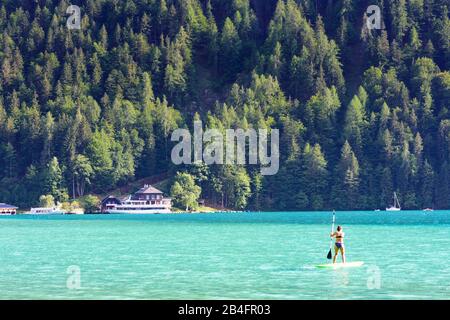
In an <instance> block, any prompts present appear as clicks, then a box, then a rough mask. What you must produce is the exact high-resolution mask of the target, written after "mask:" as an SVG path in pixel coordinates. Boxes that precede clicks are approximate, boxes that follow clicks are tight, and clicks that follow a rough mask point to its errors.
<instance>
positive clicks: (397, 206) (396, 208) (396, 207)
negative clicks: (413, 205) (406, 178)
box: [386, 192, 402, 211]
mask: <svg viewBox="0 0 450 320" xmlns="http://www.w3.org/2000/svg"><path fill="white" fill-rule="evenodd" d="M400 210H402V209H401V207H400V202H399V201H398V198H397V194H396V193H395V192H394V205H393V206H390V207H388V208H386V211H400Z"/></svg>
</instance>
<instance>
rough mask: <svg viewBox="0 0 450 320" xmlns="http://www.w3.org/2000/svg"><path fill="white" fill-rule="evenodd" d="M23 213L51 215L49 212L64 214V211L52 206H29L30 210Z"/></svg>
mask: <svg viewBox="0 0 450 320" xmlns="http://www.w3.org/2000/svg"><path fill="white" fill-rule="evenodd" d="M25 214H35V215H51V214H64V211H62V210H59V209H57V208H55V207H53V208H31V210H30V212H26V213H25Z"/></svg>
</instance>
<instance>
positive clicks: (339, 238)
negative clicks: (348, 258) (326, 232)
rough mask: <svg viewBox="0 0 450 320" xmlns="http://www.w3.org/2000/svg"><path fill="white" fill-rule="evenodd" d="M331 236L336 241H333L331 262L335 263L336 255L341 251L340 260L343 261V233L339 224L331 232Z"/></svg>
mask: <svg viewBox="0 0 450 320" xmlns="http://www.w3.org/2000/svg"><path fill="white" fill-rule="evenodd" d="M330 236H331V238H335V239H336V242H335V243H334V256H333V263H336V257H337V255H338V253H339V251H340V252H341V256H342V262H343V263H345V246H344V236H345V233H344V231H343V230H342V227H341V226H338V227H337V229H336V231H335V232H332V233H331V235H330Z"/></svg>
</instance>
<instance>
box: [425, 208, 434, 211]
mask: <svg viewBox="0 0 450 320" xmlns="http://www.w3.org/2000/svg"><path fill="white" fill-rule="evenodd" d="M422 211H434V210H433V209H431V208H425V209H423V210H422Z"/></svg>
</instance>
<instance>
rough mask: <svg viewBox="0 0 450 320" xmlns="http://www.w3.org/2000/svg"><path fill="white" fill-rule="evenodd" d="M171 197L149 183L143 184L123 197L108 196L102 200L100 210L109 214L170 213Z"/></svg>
mask: <svg viewBox="0 0 450 320" xmlns="http://www.w3.org/2000/svg"><path fill="white" fill-rule="evenodd" d="M171 208H172V199H170V198H164V196H163V193H162V192H161V191H160V190H158V189H156V188H155V187H152V186H150V185H145V186H144V187H143V188H141V189H140V190H139V191H137V192H136V193H135V194H133V195H129V196H128V197H127V198H125V199H122V200H121V199H119V198H116V197H114V196H108V197H106V198H105V199H103V200H102V212H103V213H111V214H158V213H170V212H171Z"/></svg>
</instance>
